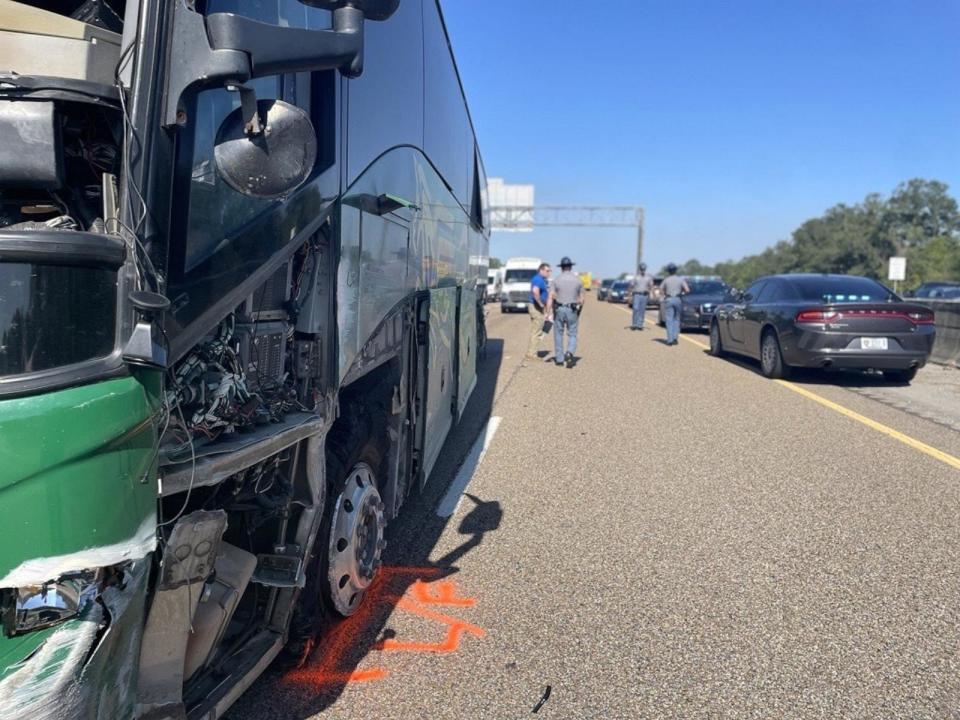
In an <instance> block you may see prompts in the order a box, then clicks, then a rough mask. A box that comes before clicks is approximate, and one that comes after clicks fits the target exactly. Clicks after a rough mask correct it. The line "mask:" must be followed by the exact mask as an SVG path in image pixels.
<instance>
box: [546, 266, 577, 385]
mask: <svg viewBox="0 0 960 720" xmlns="http://www.w3.org/2000/svg"><path fill="white" fill-rule="evenodd" d="M582 308H583V283H582V282H581V281H580V278H579V277H577V276H576V275H574V273H573V260H571V259H570V258H568V257H565V258H563V259H562V260H561V261H560V274H559V275H558V276H557V277H556V279H555V280H554V281H553V318H554V321H553V347H554V351H555V352H554V356H553V361H554V362H555V363H556V364H557V365H566V366H567V367H568V368H571V367H573V354H574V353H575V352H576V351H577V326H578V325H579V324H580V310H581V309H582ZM564 332H566V334H567V348H566V351H564V348H563V334H564Z"/></svg>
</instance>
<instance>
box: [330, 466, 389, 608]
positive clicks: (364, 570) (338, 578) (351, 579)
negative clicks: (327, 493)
mask: <svg viewBox="0 0 960 720" xmlns="http://www.w3.org/2000/svg"><path fill="white" fill-rule="evenodd" d="M383 510H384V504H383V501H382V500H381V499H380V493H379V492H378V491H377V484H376V478H375V477H374V474H373V470H372V469H371V468H370V466H369V465H367V464H366V463H357V464H356V465H355V466H354V467H353V468H352V469H351V470H350V473H349V474H348V475H347V482H346V483H345V484H344V488H343V491H342V492H341V493H340V496H339V497H338V498H337V502H336V505H335V506H334V510H333V518H332V520H331V524H330V546H329V548H328V557H329V560H330V562H329V565H328V568H329V569H328V571H327V582H328V584H329V587H330V597H331V598H332V599H333V605H334V607H335V608H336V610H337V612H338V613H340V614H341V615H352V614H353V613H355V612H356V611H357V608H359V607H360V603H361V601H362V600H363V595H364V593H365V592H366V590H367V588H369V587H370V585H371V584H372V583H373V580H374V578H375V577H376V574H377V570H379V568H380V555H381V553H382V552H383V548H384V547H386V541H384V539H383V529H384V526H385V524H386V521H385V519H384V516H383Z"/></svg>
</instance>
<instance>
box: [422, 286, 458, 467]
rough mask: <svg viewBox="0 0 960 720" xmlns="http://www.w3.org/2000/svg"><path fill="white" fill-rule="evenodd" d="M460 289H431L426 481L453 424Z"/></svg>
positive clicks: (425, 453)
mask: <svg viewBox="0 0 960 720" xmlns="http://www.w3.org/2000/svg"><path fill="white" fill-rule="evenodd" d="M457 297H458V288H456V287H449V288H439V289H436V290H431V291H430V341H429V342H430V344H429V348H428V351H427V352H428V360H427V402H426V406H427V421H426V427H425V432H424V452H423V457H424V461H423V478H424V481H426V480H427V479H428V478H429V477H430V472H431V471H432V470H433V466H434V464H435V463H436V461H437V456H438V455H439V454H440V449H441V448H442V447H443V442H444V440H446V439H447V433H448V432H449V431H450V427H451V426H452V425H453V407H452V403H453V395H454V392H455V391H456V387H457V378H456V377H455V375H454V373H456V371H457V368H456V366H455V362H456V351H457Z"/></svg>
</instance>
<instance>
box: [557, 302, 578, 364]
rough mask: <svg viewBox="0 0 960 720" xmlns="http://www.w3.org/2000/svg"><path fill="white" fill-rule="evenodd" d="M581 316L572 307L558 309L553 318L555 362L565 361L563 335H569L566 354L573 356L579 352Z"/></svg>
mask: <svg viewBox="0 0 960 720" xmlns="http://www.w3.org/2000/svg"><path fill="white" fill-rule="evenodd" d="M579 324H580V316H579V315H577V311H576V310H574V309H573V308H572V307H561V308H557V311H556V312H555V313H554V316H553V349H554V362H560V361H561V360H563V355H564V350H563V334H564V332H566V334H567V350H566V352H568V353H570V354H571V355H573V353H575V352H576V351H577V326H578V325H579Z"/></svg>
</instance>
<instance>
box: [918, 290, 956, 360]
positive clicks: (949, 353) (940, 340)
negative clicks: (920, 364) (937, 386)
mask: <svg viewBox="0 0 960 720" xmlns="http://www.w3.org/2000/svg"><path fill="white" fill-rule="evenodd" d="M909 302H915V303H917V304H919V305H926V306H927V307H928V308H930V309H931V310H933V313H934V316H935V322H936V324H937V339H936V341H935V342H934V343H933V353H931V355H930V359H931V360H932V361H933V362H936V363H941V364H943V365H953V366H954V367H960V300H918V299H915V298H911V299H910V300H909Z"/></svg>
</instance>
